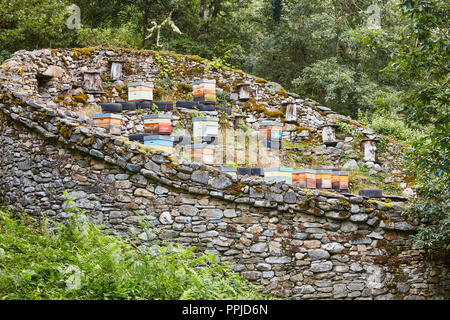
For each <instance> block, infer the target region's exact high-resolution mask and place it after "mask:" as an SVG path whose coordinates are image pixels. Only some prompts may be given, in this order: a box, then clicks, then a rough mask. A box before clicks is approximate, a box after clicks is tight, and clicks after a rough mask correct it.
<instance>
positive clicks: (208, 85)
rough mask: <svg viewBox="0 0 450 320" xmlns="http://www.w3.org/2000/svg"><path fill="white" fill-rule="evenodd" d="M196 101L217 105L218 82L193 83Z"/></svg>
mask: <svg viewBox="0 0 450 320" xmlns="http://www.w3.org/2000/svg"><path fill="white" fill-rule="evenodd" d="M192 91H193V95H194V101H195V102H200V103H205V104H215V103H216V80H214V79H212V80H211V79H200V80H195V81H193V82H192Z"/></svg>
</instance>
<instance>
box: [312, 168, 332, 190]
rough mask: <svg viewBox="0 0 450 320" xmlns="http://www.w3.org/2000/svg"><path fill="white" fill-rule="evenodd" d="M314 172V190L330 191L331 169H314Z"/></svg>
mask: <svg viewBox="0 0 450 320" xmlns="http://www.w3.org/2000/svg"><path fill="white" fill-rule="evenodd" d="M315 170H316V188H317V189H331V186H332V185H331V176H332V171H331V169H315Z"/></svg>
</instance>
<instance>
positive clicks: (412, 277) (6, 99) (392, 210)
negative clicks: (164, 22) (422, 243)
mask: <svg viewBox="0 0 450 320" xmlns="http://www.w3.org/2000/svg"><path fill="white" fill-rule="evenodd" d="M8 81H9V82H8V83H7V82H6V81H3V83H2V86H1V88H0V89H1V91H2V94H1V99H0V100H1V103H0V132H1V135H0V193H1V197H2V202H3V203H4V204H5V205H8V206H10V207H11V208H13V209H15V210H19V211H25V212H28V213H29V214H31V215H33V216H36V217H49V218H51V219H55V220H60V221H63V220H64V219H65V218H66V216H65V213H64V211H63V203H64V196H63V191H64V190H67V191H68V192H69V193H70V194H71V195H72V196H75V197H76V198H77V200H76V204H77V206H78V207H79V208H81V209H84V210H85V211H86V215H87V216H88V217H90V218H91V219H93V220H94V221H96V222H99V223H102V224H104V225H105V227H107V228H111V229H112V230H113V232H114V233H116V234H120V235H124V236H131V235H133V234H134V235H136V236H137V239H138V240H136V241H137V244H138V245H142V246H144V245H151V243H152V242H153V241H154V240H167V241H169V242H176V243H182V244H183V245H185V246H196V247H197V250H198V251H199V252H204V251H208V252H211V253H215V254H217V255H218V257H219V259H220V260H221V261H222V262H224V263H227V262H232V263H234V264H235V266H234V269H235V270H236V271H237V272H239V273H241V274H242V276H243V277H244V278H246V279H249V280H251V281H256V282H259V283H261V284H263V285H264V286H265V288H266V289H267V290H268V291H270V292H272V293H274V294H276V295H279V296H284V297H290V298H293V299H446V298H448V288H449V280H450V279H449V276H448V272H447V269H446V265H445V264H444V263H443V262H442V261H433V262H428V261H426V260H425V255H424V254H425V252H424V250H423V249H422V248H420V247H417V246H416V245H415V244H414V243H413V242H412V240H411V239H410V235H411V234H412V232H413V231H414V229H415V226H416V225H418V224H419V223H418V221H415V220H413V219H411V218H407V217H406V216H405V215H404V214H403V213H404V211H405V205H406V204H405V203H403V202H395V201H392V199H383V198H382V199H379V200H377V201H374V200H371V199H367V198H364V197H360V196H356V195H351V194H338V193H330V192H321V191H318V190H313V191H311V190H306V189H304V190H303V189H298V188H295V187H293V186H290V185H287V184H284V183H274V182H272V183H270V182H262V181H258V180H254V179H251V178H243V177H231V176H229V175H226V174H223V173H220V172H219V171H218V170H217V169H215V168H213V167H207V166H205V165H199V164H194V163H189V162H176V161H174V159H173V158H172V157H171V156H170V155H168V154H161V153H149V152H148V151H146V150H145V149H142V147H141V146H140V145H139V144H137V143H130V142H129V141H128V140H126V139H121V138H118V137H114V136H110V135H109V134H106V133H105V132H104V130H102V129H100V128H98V127H96V126H94V125H93V123H92V122H91V121H90V120H89V119H88V118H87V117H84V116H80V115H79V114H77V113H75V112H73V111H70V110H64V109H62V108H58V106H56V105H52V104H47V103H45V102H42V101H41V100H39V99H37V98H36V96H35V95H34V94H33V92H32V90H33V89H32V88H31V87H30V90H28V89H27V88H23V87H21V86H20V85H19V84H20V83H19V82H14V81H15V80H14V79H13V78H9V80H8ZM16 84H17V85H16ZM142 219H145V220H147V221H149V222H151V223H152V224H153V225H155V226H156V229H157V230H159V231H158V232H157V233H154V232H153V231H154V228H151V230H150V232H146V231H147V230H143V228H142V226H141V223H140V222H141V220H142Z"/></svg>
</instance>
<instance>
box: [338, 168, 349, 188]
mask: <svg viewBox="0 0 450 320" xmlns="http://www.w3.org/2000/svg"><path fill="white" fill-rule="evenodd" d="M339 190H348V171H340V172H339Z"/></svg>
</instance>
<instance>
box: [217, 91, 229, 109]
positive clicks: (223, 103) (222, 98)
mask: <svg viewBox="0 0 450 320" xmlns="http://www.w3.org/2000/svg"><path fill="white" fill-rule="evenodd" d="M229 102H230V93H229V92H227V91H225V90H223V91H219V90H216V105H217V107H222V108H226V107H227V106H228V104H229Z"/></svg>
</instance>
